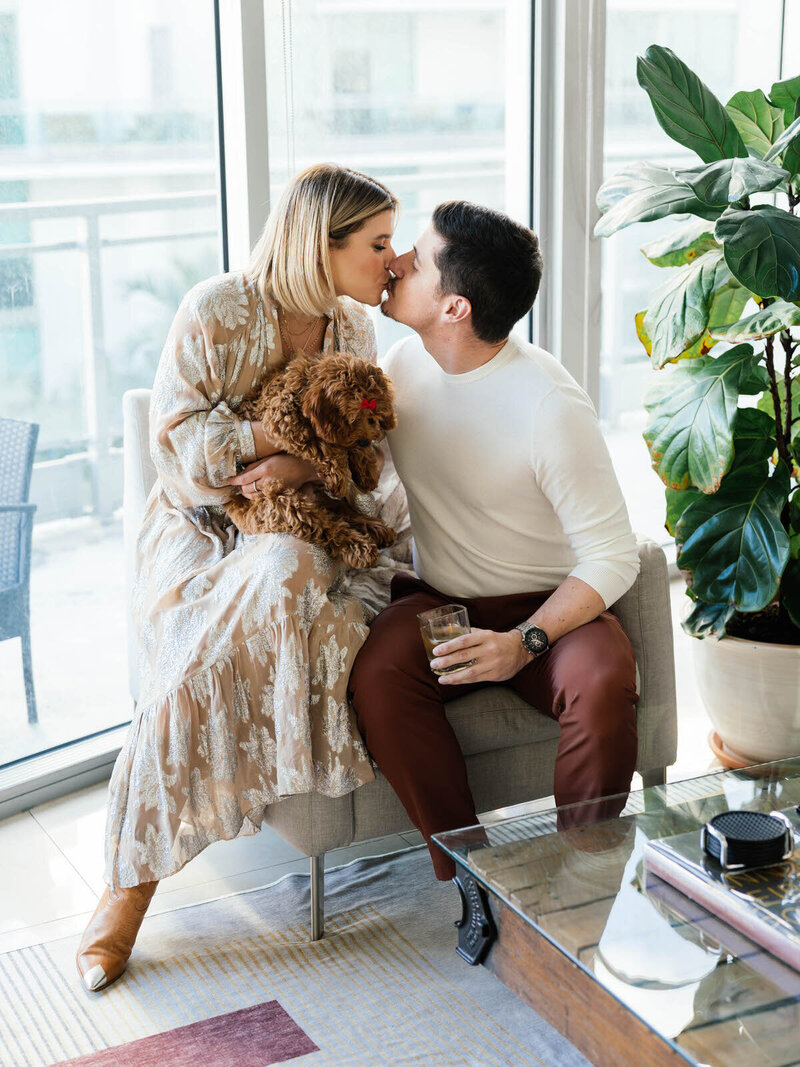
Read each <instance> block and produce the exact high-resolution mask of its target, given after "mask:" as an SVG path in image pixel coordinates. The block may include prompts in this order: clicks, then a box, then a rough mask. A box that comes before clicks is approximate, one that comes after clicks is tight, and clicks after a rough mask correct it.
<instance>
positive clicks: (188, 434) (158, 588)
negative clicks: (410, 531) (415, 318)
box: [105, 274, 408, 888]
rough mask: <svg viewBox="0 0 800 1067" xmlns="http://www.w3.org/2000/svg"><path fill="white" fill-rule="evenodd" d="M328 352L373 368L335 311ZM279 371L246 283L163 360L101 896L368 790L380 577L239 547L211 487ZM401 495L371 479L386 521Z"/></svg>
mask: <svg viewBox="0 0 800 1067" xmlns="http://www.w3.org/2000/svg"><path fill="white" fill-rule="evenodd" d="M334 347H336V348H338V349H340V350H346V351H350V352H353V353H354V354H356V355H358V356H361V357H362V358H364V359H368V360H370V361H372V362H374V361H375V358H376V351H375V334H374V329H373V326H372V323H371V320H370V319H369V316H368V314H367V312H366V310H365V309H364V308H363V307H362V306H361V305H359V304H357V303H356V302H355V301H352V300H349V299H347V298H344V299H342V300H341V301H340V304H339V308H338V311H337V314H336V316H335V317H334V321H333V322H332V323H330V324H329V326H328V329H327V331H326V335H325V339H324V348H325V350H326V351H332V350H333V349H334ZM282 357H283V353H282V349H281V340H280V333H279V330H278V328H277V313H276V309H275V307H274V306H273V305H271V304H270V303H269V302H267V301H264V300H262V298H261V296H260V295H259V292H258V290H257V288H256V286H255V284H254V283H253V282H251V281H250V279H249V278H248V277H247V276H245V275H242V274H228V275H223V276H221V277H218V278H212V279H211V280H209V281H207V282H204V283H202V284H200V285H198V286H196V287H195V288H194V289H192V290H191V292H190V293H189V294H188V295H187V296H186V297H185V299H184V300H183V302H182V304H181V307H180V309H179V310H178V313H177V315H176V318H175V321H174V323H173V325H172V329H171V331H170V334H169V337H168V338H167V342H166V345H165V348H164V351H163V354H162V356H161V360H160V363H159V366H158V370H157V373H156V379H155V384H154V387H153V394H152V400H151V408H150V450H151V455H152V458H153V462H154V463H155V466H156V470H157V473H158V479H157V481H156V484H155V486H154V487H153V491H152V492H151V494H150V497H149V499H148V502H147V507H146V512H145V517H144V521H143V524H142V528H141V533H140V535H139V539H138V544H137V565H136V573H137V578H136V581H135V584H134V590H133V602H132V613H133V618H134V622H135V626H136V629H137V637H138V648H139V660H138V669H139V679H140V698H139V703H138V706H137V709H136V714H135V717H134V719H133V722H132V723H131V727H130V731H129V733H128V737H127V740H126V744H125V746H124V748H123V749H122V751H121V752H120V755H119V758H118V759H117V762H116V765H115V767H114V772H113V775H112V778H111V783H110V786H109V807H108V821H107V828H106V871H105V877H106V881H107V882H108V883H109V885H118V886H121V887H123V888H127V887H129V886H133V885H137V884H139V883H140V882H145V881H152V880H154V879H161V878H164V877H166V876H167V875H170V874H174V873H175V872H176V871H178V870H180V868H181V867H183V865H184V864H185V863H187V862H188V861H189V860H190V859H192V858H193V857H194V856H196V855H197V854H198V853H199V852H200V851H202V849H204V848H205V847H206V846H207V845H209V844H210V843H211V842H213V841H218V840H230V839H231V838H235V837H239V836H245V835H250V834H254V833H257V832H258V830H259V829H260V827H261V823H262V819H263V813H264V809H265V807H266V805H268V804H270V803H272V802H274V801H276V800H279V799H281V798H283V797H287V796H291V795H292V794H295V793H305V792H310V791H313V790H317V791H319V792H321V793H324V794H325V795H327V796H331V797H338V796H342V795H343V794H345V793H348V792H350V791H351V790H353V789H356V788H357V787H358V786H360V785H362V784H364V783H365V782H368V781H370V780H371V779H373V778H374V773H373V770H372V765H371V762H370V760H369V757H368V755H367V752H366V750H365V748H364V744H363V742H362V740H361V737H360V735H359V733H358V729H357V727H356V723H355V717H354V714H353V712H352V709H351V708H350V707H349V705H348V701H347V681H348V677H349V674H350V669H351V666H352V664H353V660H354V659H355V656H356V653H357V652H358V650H359V648H360V647H361V645H362V644H363V642H364V639H365V638H366V635H367V626H366V620H367V618H369V616H370V614H371V613H374V611H375V610H377V609H379V608H380V607H381V606H382V603H384V602H388V592H386V590H387V588H388V579H389V578H390V577H391V571H392V570H393V569H394V568H395V564H394V560H387V559H384V560H383V561H380V560H379V564H380V565H379V566H378V567H376V568H375V571H374V574H373V572H369V574H366V575H365V574H355V573H353V572H349V573H348V572H347V571H346V569H345V568H344V567H343V566H342V565H340V564H338V563H335V562H334V561H332V560H331V558H330V557H329V556H328V555H327V554H326V552H325V551H324V550H323V549H321V548H319V547H317V546H314V545H309V544H306V543H304V542H302V541H299V540H297V539H295V538H293V537H290V536H288V535H283V534H261V535H258V536H243V535H242V534H240V533H239V532H238V531H237V530H236V528H235V527H234V526H232V525H231V523H230V521H229V520H228V518H227V516H226V513H225V511H224V508H223V506H222V505H223V504H224V502H225V501H226V500H227V499H228V498H229V496H230V495H231V493H232V489H231V488H230V487H227V486H225V485H224V484H223V483H224V482H225V480H226V479H227V478H229V477H231V476H232V475H234V474H235V473H237V466H241V465H242V464H244V463H247V462H250V461H252V460H253V459H255V446H254V441H253V434H252V430H251V427H250V424H249V422H247V421H245V420H242V419H239V418H238V417H237V415H236V411H237V408H238V407H239V406H240V405H241V403H242V401H243V400H244V398H245V397H246V396H247V395H248V394H250V393H251V392H252V391H253V390H254V389H255V388H256V387H257V386H258V385H259V384H260V382H261V381H262V380H263V378H264V377H265V375H266V374H267V372H268V370H269V368H271V367H273V366H275V365H276V364H278V363H279V362H280V361H281V359H282ZM387 477H388V478H391V477H392V472H391V471H389V472H387ZM394 477H395V479H396V476H394ZM401 492H402V490H399V489H398V487H397V485H396V484H395V485H391V484H389V483H387V482H386V480H385V479H382V486H381V488H380V491H379V494H376V497H377V498H378V501H379V503H380V502H381V501H383V503H386V500H387V499H388V498H391V500H390V505H391V506H392V507H394V510H395V512H396V514H394V515H393V516H392V517H393V518H394V519H395V520H398V521H399V520H400V519H401V512H402V504H400V505H398V503H397V496H398V493H401ZM380 493H383V496H382V497H381V496H380ZM381 513H383V512H381ZM403 521H404V522H405V523H407V516H406V517H404V518H403ZM403 542H404V539H403V538H401V540H400V546H399V551H400V555H401V556H402V552H403ZM405 542H406V544H407V543H408V538H407V537H406V538H405ZM350 582H352V584H353V590H354V591H358V596H359V597H360V598H361V599H357V598H356V596H354V595H351V594H350V593H348V591H347V590H348V587H349V584H350Z"/></svg>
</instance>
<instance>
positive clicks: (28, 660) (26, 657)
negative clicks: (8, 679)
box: [22, 629, 39, 723]
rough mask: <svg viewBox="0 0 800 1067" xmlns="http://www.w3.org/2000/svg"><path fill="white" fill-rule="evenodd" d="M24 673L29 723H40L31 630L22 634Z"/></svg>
mask: <svg viewBox="0 0 800 1067" xmlns="http://www.w3.org/2000/svg"><path fill="white" fill-rule="evenodd" d="M22 673H23V675H24V677H25V701H26V703H27V705H28V722H30V723H34V722H38V721H39V716H38V715H37V713H36V695H35V693H34V691H33V658H32V657H31V632H30V629H28V630H26V632H25V633H24V634H22Z"/></svg>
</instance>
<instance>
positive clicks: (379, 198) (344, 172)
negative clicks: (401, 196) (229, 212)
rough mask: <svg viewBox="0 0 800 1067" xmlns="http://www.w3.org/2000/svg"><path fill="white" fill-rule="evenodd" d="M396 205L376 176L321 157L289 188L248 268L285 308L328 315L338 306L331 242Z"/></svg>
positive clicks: (276, 207) (279, 202)
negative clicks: (318, 161)
mask: <svg viewBox="0 0 800 1067" xmlns="http://www.w3.org/2000/svg"><path fill="white" fill-rule="evenodd" d="M397 207H398V201H397V198H396V197H395V196H394V194H393V193H391V192H389V190H388V189H387V188H386V187H385V186H384V185H381V183H380V182H378V181H375V179H374V178H370V177H369V176H368V175H366V174H361V173H360V172H359V171H357V170H349V169H348V168H347V167H340V166H337V165H336V164H335V163H317V164H315V165H314V166H313V167H309V168H308V169H307V170H304V171H302V173H300V174H298V175H297V176H296V177H295V178H294V179H293V180H292V181H291V182H290V183H289V184H288V185H287V187H286V188H285V189H284V191H283V195H282V196H281V198H280V200H279V201H278V203H277V205H276V206H275V208H274V209H273V210H272V211H271V212H270V215H269V218H268V219H267V222H266V225H265V226H264V230H263V233H262V234H261V236H260V237H259V239H258V242H257V243H256V246H255V248H254V249H253V251H252V254H251V256H250V264H249V267H248V273H249V275H250V277H251V278H253V279H254V280H255V281H256V282H257V284H258V286H259V288H260V290H261V292H262V294H264V295H265V296H270V297H272V298H273V299H274V300H275V301H276V302H277V303H278V305H279V306H280V307H282V308H283V309H284V311H288V312H289V313H294V314H302V315H329V314H330V313H331V312H332V310H333V309H334V308H335V306H336V291H335V289H334V285H333V276H332V272H331V261H330V255H329V244H330V243H331V242H332V243H333V244H334V245H337V244H339V243H340V242H341V243H344V242H345V241H346V240H347V238H348V237H349V236H350V235H351V234H352V233H355V231H356V230H359V229H360V228H361V227H362V226H363V225H364V223H365V222H366V221H367V219H371V218H372V217H373V216H374V215H379V214H380V213H381V212H382V211H392V212H394V211H396V210H397Z"/></svg>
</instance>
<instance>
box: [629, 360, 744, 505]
mask: <svg viewBox="0 0 800 1067" xmlns="http://www.w3.org/2000/svg"><path fill="white" fill-rule="evenodd" d="M756 371H757V364H756V358H755V356H754V355H753V349H752V348H751V346H750V345H737V346H736V348H732V349H730V350H729V351H728V352H723V354H722V355H721V356H717V357H716V358H712V357H710V356H703V357H702V358H700V359H696V360H692V361H689V362H684V363H681V364H680V366H679V367H676V368H675V370H673V371H672V372H671V373H670V374H668V375H667V378H666V380H663V381H659V382H657V383H656V384H655V385H653V386H651V387H650V389H648V391H647V393H646V394H645V398H644V406H645V408H646V409H647V411H648V412H649V413H650V417H651V421H650V424H649V425H648V426H647V428H646V429H645V431H644V439H645V441H646V442H647V447H648V448H649V450H650V458H651V460H652V464H653V468H654V470H655V471H656V472H657V473H658V476H659V477H660V478H661V480H662V481H663V482H664V483H665V485H668V486H670V488H672V489H688V488H689V487H690V486H696V487H697V488H698V489H701V490H702V491H703V492H704V493H714V492H716V490H717V489H718V488H719V486H720V483H721V481H722V478H723V476H724V475H725V473H726V472H727V470H728V468H729V467H730V465H731V462H732V460H733V453H734V447H733V427H734V421H735V419H736V412H737V403H738V400H739V397H740V395H741V394H742V392H743V391H744V390H752V389H753V388H754V387H755V388H759V386H757V385H755V382H754V379H755V377H756Z"/></svg>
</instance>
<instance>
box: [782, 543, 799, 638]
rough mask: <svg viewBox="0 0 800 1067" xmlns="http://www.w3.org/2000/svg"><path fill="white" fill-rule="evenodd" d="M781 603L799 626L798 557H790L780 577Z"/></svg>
mask: <svg viewBox="0 0 800 1067" xmlns="http://www.w3.org/2000/svg"><path fill="white" fill-rule="evenodd" d="M781 605H782V606H783V607H784V608H785V609H786V613H787V614H788V616H789V618H790V619H791V620H792V622H793V623H794V625H795V626H797V627H800V559H790V560H789V562H788V563H787V564H786V570H785V571H784V572H783V577H782V578H781Z"/></svg>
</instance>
